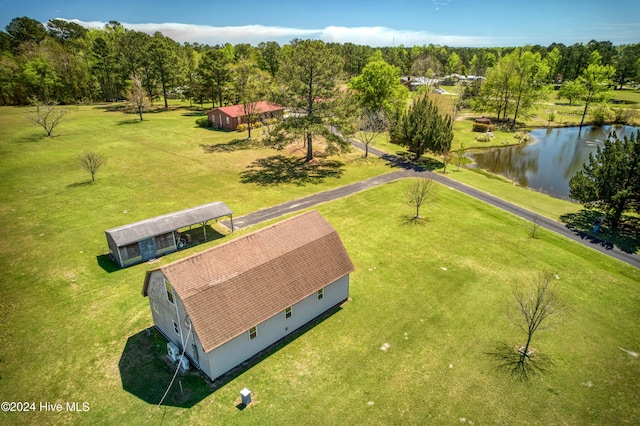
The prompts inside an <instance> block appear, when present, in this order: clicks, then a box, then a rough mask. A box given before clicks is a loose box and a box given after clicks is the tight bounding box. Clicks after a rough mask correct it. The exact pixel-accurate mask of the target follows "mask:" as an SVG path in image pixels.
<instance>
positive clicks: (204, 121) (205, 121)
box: [196, 117, 211, 127]
mask: <svg viewBox="0 0 640 426" xmlns="http://www.w3.org/2000/svg"><path fill="white" fill-rule="evenodd" d="M196 124H197V125H198V127H211V122H210V121H209V118H208V117H200V118H198V119H197V120H196Z"/></svg>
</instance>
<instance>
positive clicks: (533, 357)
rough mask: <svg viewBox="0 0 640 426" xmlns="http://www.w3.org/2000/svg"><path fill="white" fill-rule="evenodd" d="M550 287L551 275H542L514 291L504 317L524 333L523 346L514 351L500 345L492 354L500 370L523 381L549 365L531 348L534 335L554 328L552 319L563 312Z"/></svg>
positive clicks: (504, 345)
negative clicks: (513, 303) (513, 298)
mask: <svg viewBox="0 0 640 426" xmlns="http://www.w3.org/2000/svg"><path fill="white" fill-rule="evenodd" d="M552 283H553V275H552V274H551V273H548V272H547V273H541V274H540V275H538V278H537V279H536V281H535V282H534V283H533V284H532V285H530V286H527V287H522V288H516V289H515V290H514V292H513V295H514V297H515V300H516V303H515V305H514V306H513V307H512V308H510V309H508V313H507V316H508V318H509V320H510V321H511V322H512V323H513V324H515V325H516V326H517V327H518V328H519V329H520V330H522V331H523V332H524V333H525V335H526V336H527V337H526V342H525V343H524V344H521V345H517V346H516V347H515V348H514V347H512V346H509V345H508V344H501V345H500V346H499V347H498V349H497V350H496V352H494V353H491V355H493V356H494V357H495V358H496V359H497V360H498V366H499V367H501V368H505V369H507V370H508V371H510V372H511V373H512V374H513V375H514V376H516V377H518V378H519V379H524V380H526V379H528V378H529V377H530V376H531V375H532V374H534V373H537V372H544V370H545V367H546V365H547V364H549V363H550V361H549V358H548V357H546V356H543V355H541V354H540V353H539V352H538V351H536V350H534V349H533V348H532V347H531V341H532V339H533V335H534V334H535V333H536V332H537V331H542V330H546V329H548V328H549V327H551V326H553V325H554V324H555V323H554V322H552V321H551V320H552V317H555V316H557V314H558V313H559V312H560V310H561V309H562V301H561V300H560V298H559V296H558V294H557V292H556V291H555V290H554V288H553V284H552Z"/></svg>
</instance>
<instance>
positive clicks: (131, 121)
mask: <svg viewBox="0 0 640 426" xmlns="http://www.w3.org/2000/svg"><path fill="white" fill-rule="evenodd" d="M139 123H142V121H140V118H130V119H128V120H120V121H118V122H117V123H116V124H117V125H118V126H123V125H126V124H139Z"/></svg>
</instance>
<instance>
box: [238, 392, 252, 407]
mask: <svg viewBox="0 0 640 426" xmlns="http://www.w3.org/2000/svg"><path fill="white" fill-rule="evenodd" d="M240 397H241V398H242V405H244V406H247V405H249V404H251V391H250V390H249V389H247V388H244V389H242V390H241V391H240Z"/></svg>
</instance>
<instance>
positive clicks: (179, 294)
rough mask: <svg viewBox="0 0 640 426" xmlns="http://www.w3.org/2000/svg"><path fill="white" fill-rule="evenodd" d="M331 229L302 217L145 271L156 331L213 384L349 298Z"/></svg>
mask: <svg viewBox="0 0 640 426" xmlns="http://www.w3.org/2000/svg"><path fill="white" fill-rule="evenodd" d="M353 270H354V266H353V263H352V262H351V259H350V258H349V255H348V254H347V251H346V249H345V248H344V245H343V244H342V241H341V240H340V237H339V236H338V233H337V232H336V230H335V229H334V228H333V227H332V226H331V225H330V224H329V223H328V222H327V221H326V220H325V219H324V218H323V217H322V216H321V215H320V214H319V213H317V212H316V211H311V212H308V213H304V214H301V215H298V216H295V217H292V218H290V219H287V220H284V221H282V222H279V223H276V224H274V225H271V226H269V227H267V228H264V229H262V230H259V231H256V232H253V233H251V234H248V235H245V236H243V237H240V238H238V239H236V240H233V241H229V242H227V243H224V244H221V245H219V246H216V247H213V248H211V249H208V250H205V251H203V252H201V253H197V254H194V255H192V256H189V257H186V258H184V259H182V260H179V261H176V262H173V263H170V264H168V265H165V266H161V267H159V268H157V269H154V270H151V271H149V272H147V275H146V277H145V281H144V286H143V289H142V294H143V296H147V297H149V305H150V307H151V314H152V316H153V322H154V324H155V326H156V328H157V329H158V330H159V331H160V332H161V333H162V334H163V335H164V336H165V337H166V338H167V339H168V340H169V341H170V342H171V343H172V345H173V346H172V347H173V348H177V349H178V350H179V351H182V350H184V352H185V355H186V356H187V357H188V359H189V360H190V361H191V362H192V363H193V364H195V365H196V366H197V367H198V368H199V369H200V370H201V371H203V372H204V373H205V374H206V375H207V376H208V377H209V378H211V379H216V378H218V377H220V376H221V375H223V374H224V373H226V372H228V371H229V370H230V369H232V368H234V367H235V366H237V365H238V364H240V363H242V362H243V361H245V360H247V359H249V358H251V357H252V356H254V355H256V354H257V353H259V352H260V351H262V350H264V349H265V348H268V347H269V346H271V345H273V344H274V343H276V342H278V341H279V340H281V339H283V338H284V337H286V336H287V335H289V334H290V333H292V332H293V331H295V330H297V329H299V328H300V327H302V326H304V325H305V324H307V323H308V322H310V321H311V320H313V319H314V318H316V317H318V316H319V315H322V314H323V313H325V312H326V311H328V310H330V309H331V308H333V307H335V306H337V305H339V304H341V303H342V302H344V301H345V300H347V298H348V297H349V274H350V273H351V272H353Z"/></svg>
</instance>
